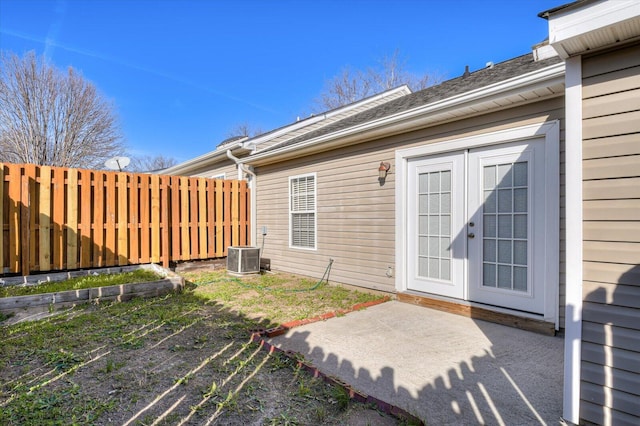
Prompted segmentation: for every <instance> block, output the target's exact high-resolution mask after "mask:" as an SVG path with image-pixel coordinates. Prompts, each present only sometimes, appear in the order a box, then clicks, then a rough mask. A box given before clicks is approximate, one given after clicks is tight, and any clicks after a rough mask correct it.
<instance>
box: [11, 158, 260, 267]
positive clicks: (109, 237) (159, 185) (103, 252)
mask: <svg viewBox="0 0 640 426" xmlns="http://www.w3.org/2000/svg"><path fill="white" fill-rule="evenodd" d="M248 208H249V205H248V189H247V184H246V182H244V181H224V180H213V179H207V178H201V177H199V178H189V177H184V176H182V177H179V176H160V175H148V174H132V173H124V172H105V171H99V170H84V169H67V168H61V167H50V166H35V165H32V164H3V163H0V275H3V274H5V273H12V274H13V273H22V274H25V275H27V274H29V273H30V272H32V271H41V272H45V271H49V270H63V269H77V268H87V267H92V266H93V267H104V266H115V265H126V264H136V263H148V262H153V263H160V262H161V263H162V264H163V265H164V266H167V267H168V266H169V264H170V262H175V261H180V260H190V259H205V258H216V257H222V256H225V255H226V251H227V247H228V246H229V245H231V244H234V245H245V244H247V243H248V241H247V234H248V232H247V230H248V227H249V226H251V224H250V223H249V220H248V213H247V211H248Z"/></svg>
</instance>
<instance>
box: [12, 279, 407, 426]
mask: <svg viewBox="0 0 640 426" xmlns="http://www.w3.org/2000/svg"><path fill="white" fill-rule="evenodd" d="M259 326H260V323H259V322H256V319H255V318H250V317H249V316H247V315H244V314H242V313H240V312H238V311H237V310H235V309H231V308H230V307H229V306H226V305H225V304H224V303H223V302H219V301H215V300H211V299H206V298H202V297H199V296H197V295H195V294H193V293H192V292H189V291H187V292H184V293H183V294H178V295H169V296H165V297H162V298H154V299H145V300H132V301H129V302H125V303H119V304H107V305H90V306H85V307H80V308H76V309H74V310H69V311H65V312H63V313H60V314H58V315H55V316H52V317H50V318H47V319H45V320H41V321H38V322H31V323H21V324H14V325H11V326H2V325H0V333H2V335H3V338H2V340H1V341H0V424H3V425H29V424H32V425H36V424H37V425H40V424H94V425H112V424H118V425H165V424H166V425H182V424H189V425H191V424H193V425H208V424H212V425H213V424H221V425H317V424H326V425H395V424H401V423H402V422H401V421H400V420H399V419H397V418H395V417H392V416H389V415H387V414H384V413H381V412H379V411H377V410H376V409H374V408H373V407H371V406H365V405H363V404H359V403H355V402H353V401H350V400H349V398H348V396H347V395H346V394H345V392H344V390H343V389H342V388H339V387H332V386H330V385H328V384H327V383H325V382H323V381H321V380H319V379H313V378H312V377H311V376H309V375H308V374H307V373H304V372H301V371H298V370H297V369H296V367H295V363H294V362H293V361H292V360H291V359H290V358H288V357H285V356H283V355H279V354H271V355H270V354H269V353H267V352H266V351H264V350H262V349H260V348H259V346H258V345H257V344H256V343H252V342H250V330H252V329H255V328H256V327H259Z"/></svg>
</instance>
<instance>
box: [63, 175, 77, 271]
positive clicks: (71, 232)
mask: <svg viewBox="0 0 640 426" xmlns="http://www.w3.org/2000/svg"><path fill="white" fill-rule="evenodd" d="M66 231H67V232H66V234H67V269H76V268H77V267H78V169H69V170H68V172H67V228H66Z"/></svg>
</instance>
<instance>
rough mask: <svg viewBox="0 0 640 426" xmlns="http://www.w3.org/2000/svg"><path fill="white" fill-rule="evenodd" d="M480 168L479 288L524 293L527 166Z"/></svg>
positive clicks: (525, 273) (526, 277)
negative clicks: (481, 240)
mask: <svg viewBox="0 0 640 426" xmlns="http://www.w3.org/2000/svg"><path fill="white" fill-rule="evenodd" d="M483 169H484V170H483V174H482V176H483V178H484V182H483V183H482V188H483V193H484V194H483V195H484V203H483V206H482V213H483V214H482V218H483V220H484V223H483V226H482V230H483V235H482V239H483V242H482V248H483V253H482V260H483V271H482V274H483V285H484V286H488V287H498V288H500V289H505V290H511V291H521V292H526V291H528V288H529V287H528V281H527V279H528V272H527V263H528V260H527V256H528V251H529V241H528V226H529V224H528V218H529V215H528V213H529V211H528V209H529V202H528V196H529V181H528V163H527V162H526V161H520V162H513V163H502V164H496V165H488V166H484V167H483ZM496 213H497V214H496Z"/></svg>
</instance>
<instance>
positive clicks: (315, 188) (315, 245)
mask: <svg viewBox="0 0 640 426" xmlns="http://www.w3.org/2000/svg"><path fill="white" fill-rule="evenodd" d="M309 176H313V192H314V195H315V203H314V204H315V209H314V210H313V233H314V239H313V247H299V246H294V245H293V241H292V234H293V228H292V227H293V222H292V221H291V217H292V215H293V213H301V212H294V211H292V209H291V181H292V180H294V179H300V178H304V177H309ZM288 183H289V188H288V190H287V192H288V195H289V218H288V222H289V227H288V229H287V232H288V233H289V248H290V249H295V250H308V251H316V250H318V175H317V173H315V172H314V173H305V174H301V175H295V176H289V182H288Z"/></svg>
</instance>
